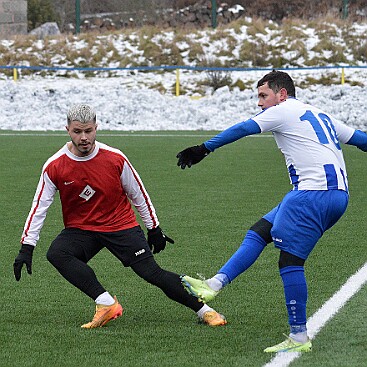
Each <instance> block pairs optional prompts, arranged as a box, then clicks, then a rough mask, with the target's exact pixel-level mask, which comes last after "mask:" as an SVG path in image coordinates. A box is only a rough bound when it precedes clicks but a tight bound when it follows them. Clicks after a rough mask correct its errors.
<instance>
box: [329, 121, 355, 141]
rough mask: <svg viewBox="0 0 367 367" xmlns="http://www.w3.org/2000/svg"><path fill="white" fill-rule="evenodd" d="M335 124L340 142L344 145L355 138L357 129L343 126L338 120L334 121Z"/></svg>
mask: <svg viewBox="0 0 367 367" xmlns="http://www.w3.org/2000/svg"><path fill="white" fill-rule="evenodd" d="M333 124H334V127H335V130H336V134H337V136H338V139H339V141H340V142H341V143H344V144H345V143H347V142H348V141H349V140H350V138H351V137H352V136H353V134H354V132H355V129H353V128H352V127H350V126H347V125H345V124H343V123H342V122H341V121H339V120H337V119H333Z"/></svg>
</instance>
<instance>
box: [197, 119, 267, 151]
mask: <svg viewBox="0 0 367 367" xmlns="http://www.w3.org/2000/svg"><path fill="white" fill-rule="evenodd" d="M259 133H261V129H260V126H259V125H258V124H257V123H256V122H255V121H254V120H252V119H249V120H246V121H243V122H239V123H238V124H236V125H233V126H231V127H229V128H228V129H226V130H224V131H222V132H221V133H219V134H218V135H216V136H214V137H213V138H211V139H209V140H207V141H206V142H204V145H205V147H206V148H207V149H209V150H210V151H211V152H214V150H215V149H217V148H220V147H221V146H223V145H226V144H229V143H233V142H234V141H236V140H238V139H241V138H243V137H245V136H247V135H252V134H259Z"/></svg>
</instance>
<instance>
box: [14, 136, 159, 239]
mask: <svg viewBox="0 0 367 367" xmlns="http://www.w3.org/2000/svg"><path fill="white" fill-rule="evenodd" d="M57 191H59V193H60V200H61V206H62V214H63V220H64V226H65V228H79V229H83V230H89V231H98V232H115V231H120V230H124V229H128V228H132V227H135V226H137V225H138V222H137V220H136V216H135V213H134V210H133V208H132V206H131V203H132V204H133V205H134V206H135V207H136V209H137V211H138V212H139V214H140V216H141V218H142V221H143V222H144V224H145V226H146V227H147V228H148V229H151V228H155V227H157V226H158V225H159V222H158V218H157V215H156V213H155V209H154V207H153V205H152V202H151V200H150V198H149V195H148V193H147V191H146V190H145V188H144V185H143V182H142V181H141V179H140V177H139V175H138V173H137V172H136V171H135V169H134V167H133V166H132V165H131V163H130V162H129V160H128V159H127V157H126V156H125V155H124V154H123V153H122V152H121V151H120V150H118V149H114V148H111V147H109V146H108V145H105V144H102V143H100V142H96V146H95V149H94V151H93V152H92V153H91V154H90V155H88V156H86V157H78V156H75V155H74V154H72V153H71V152H70V151H69V149H68V147H67V144H65V145H64V147H63V148H61V149H60V150H59V151H58V152H57V153H55V154H54V155H53V156H52V157H51V158H49V159H48V160H47V162H46V163H45V165H44V166H43V169H42V174H41V177H40V181H39V183H38V186H37V190H36V194H35V196H34V199H33V204H32V208H31V210H30V212H29V215H28V218H27V221H26V223H25V226H24V231H23V234H22V239H21V242H22V243H27V244H29V245H33V246H36V244H37V241H38V239H39V234H40V231H41V229H42V226H43V224H44V221H45V218H46V215H47V211H48V209H49V207H50V205H51V204H52V202H53V200H54V197H55V194H56V192H57Z"/></svg>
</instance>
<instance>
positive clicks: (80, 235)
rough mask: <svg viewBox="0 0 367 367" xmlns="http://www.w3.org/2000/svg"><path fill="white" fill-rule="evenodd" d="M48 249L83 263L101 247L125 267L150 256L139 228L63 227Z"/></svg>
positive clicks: (146, 243)
mask: <svg viewBox="0 0 367 367" xmlns="http://www.w3.org/2000/svg"><path fill="white" fill-rule="evenodd" d="M50 248H53V249H55V250H59V251H62V252H63V253H65V252H66V253H68V254H70V255H72V256H75V257H77V258H78V259H79V260H81V261H83V262H85V263H87V262H88V261H89V260H90V259H92V258H93V257H94V256H95V255H96V254H97V253H98V252H99V251H101V250H102V249H103V248H106V249H107V250H109V251H110V252H111V253H112V254H113V255H115V256H116V257H117V258H118V259H119V260H120V261H121V262H122V263H123V265H124V266H130V265H132V264H134V263H136V262H138V261H141V260H143V259H145V258H147V257H150V256H153V254H152V252H151V250H150V248H149V245H148V242H147V240H146V238H145V235H144V232H143V231H142V229H141V227H140V226H137V227H133V228H130V229H125V230H123V231H118V232H93V231H85V230H82V229H78V228H65V229H63V230H62V231H61V233H60V234H59V235H58V236H57V237H56V238H55V240H54V241H53V242H52V244H51V247H50Z"/></svg>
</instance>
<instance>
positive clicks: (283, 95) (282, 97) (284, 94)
mask: <svg viewBox="0 0 367 367" xmlns="http://www.w3.org/2000/svg"><path fill="white" fill-rule="evenodd" d="M287 98H288V92H287V90H286V89H285V88H282V89H281V90H280V91H279V100H280V102H284V101H285V100H286V99H287Z"/></svg>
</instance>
